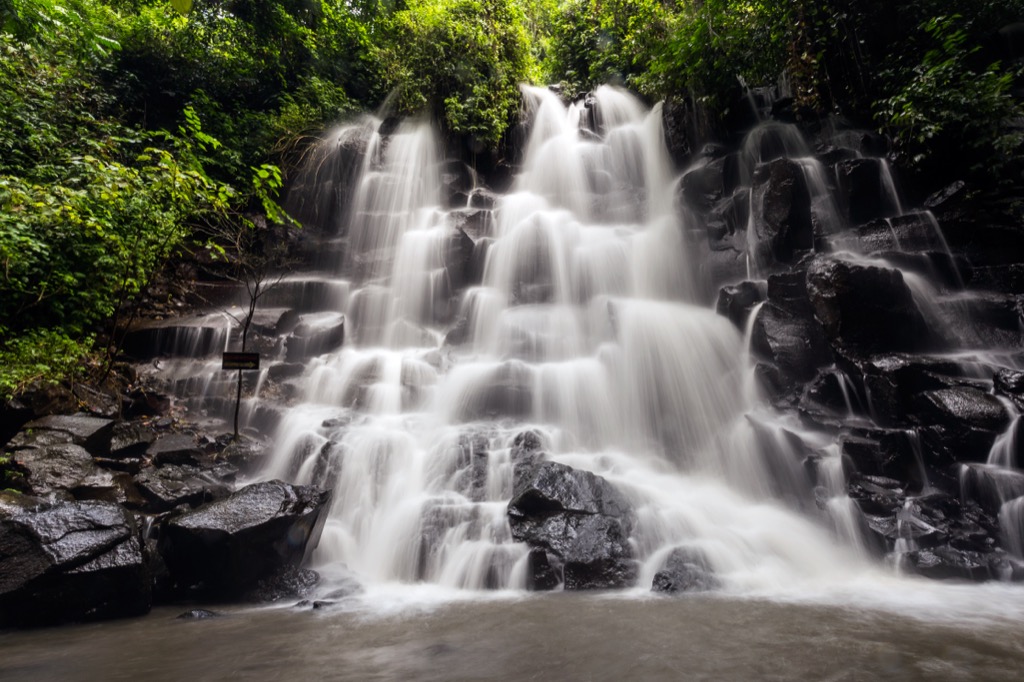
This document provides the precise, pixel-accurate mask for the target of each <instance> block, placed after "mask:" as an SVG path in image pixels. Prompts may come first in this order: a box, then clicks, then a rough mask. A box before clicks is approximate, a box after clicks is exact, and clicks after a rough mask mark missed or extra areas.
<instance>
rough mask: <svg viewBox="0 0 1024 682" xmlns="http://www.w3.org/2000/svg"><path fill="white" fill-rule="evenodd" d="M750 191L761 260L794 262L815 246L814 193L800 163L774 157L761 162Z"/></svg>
mask: <svg viewBox="0 0 1024 682" xmlns="http://www.w3.org/2000/svg"><path fill="white" fill-rule="evenodd" d="M751 192H752V193H751V208H752V212H753V229H754V234H753V236H752V238H753V239H754V241H755V242H756V244H757V252H756V254H755V256H756V258H757V259H758V262H760V263H769V262H771V261H773V260H774V261H777V262H781V263H791V262H793V261H794V260H795V258H796V256H797V254H798V253H799V252H801V251H809V250H811V249H812V248H813V247H814V221H813V219H812V218H811V195H810V191H809V189H808V187H807V180H806V179H805V177H804V171H803V167H802V166H801V165H800V164H799V163H798V162H796V161H793V160H791V159H775V160H774V161H770V162H768V163H763V164H759V165H758V166H757V168H756V169H755V171H754V179H753V186H752V189H751Z"/></svg>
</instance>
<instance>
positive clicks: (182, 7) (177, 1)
mask: <svg viewBox="0 0 1024 682" xmlns="http://www.w3.org/2000/svg"><path fill="white" fill-rule="evenodd" d="M171 7H173V8H174V9H175V10H177V12H178V14H181V15H182V16H186V15H188V13H189V12H190V11H192V0H171Z"/></svg>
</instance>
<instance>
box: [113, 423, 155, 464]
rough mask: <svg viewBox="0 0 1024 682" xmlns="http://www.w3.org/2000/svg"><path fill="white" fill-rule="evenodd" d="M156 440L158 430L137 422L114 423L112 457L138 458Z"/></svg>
mask: <svg viewBox="0 0 1024 682" xmlns="http://www.w3.org/2000/svg"><path fill="white" fill-rule="evenodd" d="M155 440H156V431H154V430H153V429H151V428H149V427H147V426H143V425H142V424H138V423H135V422H118V423H117V424H114V429H113V434H112V435H111V439H110V457H111V458H113V459H126V458H138V457H142V456H144V455H145V454H146V451H147V450H149V446H150V445H151V444H152V443H153V441H155Z"/></svg>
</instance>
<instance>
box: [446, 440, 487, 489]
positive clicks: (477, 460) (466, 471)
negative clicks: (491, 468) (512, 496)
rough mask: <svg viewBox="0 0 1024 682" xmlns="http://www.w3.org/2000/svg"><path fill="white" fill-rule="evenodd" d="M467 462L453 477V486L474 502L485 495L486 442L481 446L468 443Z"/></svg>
mask: <svg viewBox="0 0 1024 682" xmlns="http://www.w3.org/2000/svg"><path fill="white" fill-rule="evenodd" d="M467 454H468V458H467V459H468V460H469V461H468V462H467V464H466V465H465V467H464V468H463V469H462V470H461V472H460V473H459V475H458V476H457V477H456V479H455V484H454V488H455V490H457V491H459V492H460V493H462V494H463V495H465V496H466V497H467V498H469V499H470V500H472V501H474V502H483V501H484V500H485V499H486V497H487V475H488V460H489V459H490V457H489V453H488V452H487V446H486V444H483V447H479V445H476V444H473V443H472V442H471V443H470V444H469V447H468V448H467Z"/></svg>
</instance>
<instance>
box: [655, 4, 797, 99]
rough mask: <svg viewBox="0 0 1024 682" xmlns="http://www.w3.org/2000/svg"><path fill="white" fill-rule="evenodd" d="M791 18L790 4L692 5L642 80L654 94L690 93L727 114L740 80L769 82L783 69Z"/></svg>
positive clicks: (683, 12) (672, 27) (681, 11)
mask: <svg viewBox="0 0 1024 682" xmlns="http://www.w3.org/2000/svg"><path fill="white" fill-rule="evenodd" d="M790 19H791V15H790V9H789V7H788V6H787V5H786V4H785V3H778V2H770V1H764V2H732V1H730V0H707V1H706V2H703V3H694V4H692V5H690V4H687V5H686V6H685V7H682V8H680V9H679V11H678V12H677V13H676V14H675V15H674V16H672V17H671V20H670V23H669V37H668V39H667V40H666V41H665V42H664V43H663V44H662V45H661V46H659V47H658V48H657V51H656V54H655V56H654V58H653V61H652V64H651V68H650V73H649V74H647V75H645V76H644V78H643V79H642V83H643V85H644V87H645V89H646V90H648V91H649V92H651V93H652V94H664V93H668V92H679V91H683V92H690V93H692V94H693V95H694V96H695V97H696V98H698V99H699V100H701V101H703V102H705V103H706V104H707V105H708V106H709V107H710V108H711V109H712V110H713V111H718V112H720V113H721V112H723V110H724V107H725V105H726V103H727V102H728V100H729V93H730V92H731V91H733V90H735V89H736V87H737V85H738V79H739V78H742V79H743V80H744V81H746V82H747V83H750V84H751V85H766V84H772V83H774V82H775V80H776V79H777V78H778V76H779V75H780V74H781V73H782V70H783V67H784V65H785V62H786V55H787V48H788V46H789V39H790V32H789V31H790V24H789V22H790Z"/></svg>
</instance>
